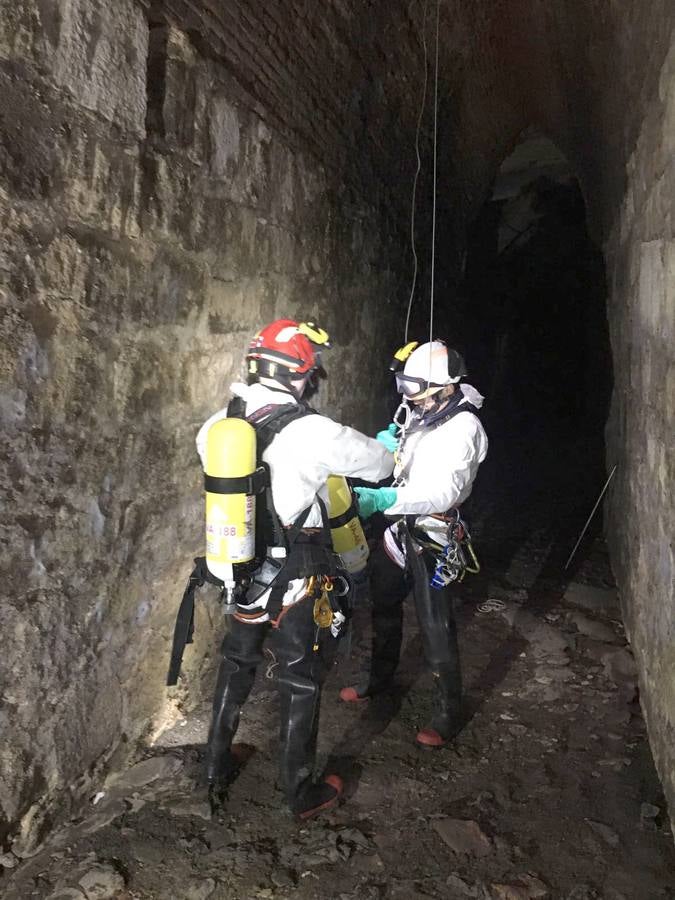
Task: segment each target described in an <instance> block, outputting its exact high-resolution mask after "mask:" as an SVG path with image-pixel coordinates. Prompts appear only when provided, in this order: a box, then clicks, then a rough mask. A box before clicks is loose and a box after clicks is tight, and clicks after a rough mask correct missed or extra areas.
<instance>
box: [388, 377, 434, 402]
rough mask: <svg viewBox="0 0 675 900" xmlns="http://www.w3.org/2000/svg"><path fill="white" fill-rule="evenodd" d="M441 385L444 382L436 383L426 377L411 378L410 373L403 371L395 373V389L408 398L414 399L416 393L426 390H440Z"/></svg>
mask: <svg viewBox="0 0 675 900" xmlns="http://www.w3.org/2000/svg"><path fill="white" fill-rule="evenodd" d="M443 387H445V385H444V384H436V383H435V382H433V381H429V379H428V378H413V376H412V375H406V374H405V372H397V373H396V390H397V391H398V392H399V394H403V396H404V397H407V398H408V399H409V400H414V399H415V397H416V396H417V395H418V394H423V393H425V392H426V391H428V390H440V389H441V388H443Z"/></svg>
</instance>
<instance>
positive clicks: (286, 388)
mask: <svg viewBox="0 0 675 900" xmlns="http://www.w3.org/2000/svg"><path fill="white" fill-rule="evenodd" d="M258 381H259V383H260V384H262V385H263V386H264V387H266V388H269V390H271V391H279V393H282V394H290V395H291V396H292V397H294V398H295V399H296V400H297V401H298V403H301V402H302V398H303V395H304V394H305V390H306V387H307V383H308V379H307V378H294V379H291V378H290V377H289V378H286V377H285V376H281V377H279V376H277V377H276V378H272V377H271V376H269V375H260V376H258Z"/></svg>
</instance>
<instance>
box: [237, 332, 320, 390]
mask: <svg viewBox="0 0 675 900" xmlns="http://www.w3.org/2000/svg"><path fill="white" fill-rule="evenodd" d="M317 347H330V340H329V337H328V332H326V331H324V330H323V328H319V327H318V325H315V324H314V323H313V322H294V321H293V320H292V319H277V320H276V321H275V322H272V323H271V324H270V325H266V326H265V327H264V328H261V329H260V331H259V332H258V333H257V334H256V335H255V337H254V338H253V340H252V341H251V343H250V344H249V348H248V351H247V353H246V359H247V360H248V371H249V374H251V375H263V376H267V377H268V378H279V376H281V377H282V378H283V377H286V378H287V377H289V376H293V375H307V374H309V373H310V372H313V371H315V370H316V369H319V368H321V358H320V351H319V350H317Z"/></svg>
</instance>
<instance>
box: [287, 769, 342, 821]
mask: <svg viewBox="0 0 675 900" xmlns="http://www.w3.org/2000/svg"><path fill="white" fill-rule="evenodd" d="M324 782H325V783H326V784H329V785H330V786H331V787H332V788H334V789H335V791H336V792H337V793H336V794H335V796H334V797H331V798H330V799H329V800H326V802H325V803H322V804H321V806H315V807H314V809H307V810H305V812H302V813H298V815H297V818H298V819H299V820H300V821H301V822H306V821H307V819H312V818H313V817H314V816H317V815H318V814H319V813H321V812H325V811H326V810H327V809H332V808H333V807H334V806H336V805H337V802H338V800H339V799H340V797H341V796H342V792H343V791H344V782H343V781H342V779H341V778H340V776H339V775H328V776H327V777H326V778H324Z"/></svg>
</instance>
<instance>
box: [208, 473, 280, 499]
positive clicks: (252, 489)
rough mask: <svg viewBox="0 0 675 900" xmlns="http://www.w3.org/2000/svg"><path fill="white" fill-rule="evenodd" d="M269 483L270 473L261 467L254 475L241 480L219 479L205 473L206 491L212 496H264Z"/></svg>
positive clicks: (243, 477)
mask: <svg viewBox="0 0 675 900" xmlns="http://www.w3.org/2000/svg"><path fill="white" fill-rule="evenodd" d="M268 481H269V472H268V471H267V469H265V467H264V466H259V467H258V468H257V469H256V470H255V472H253V474H252V475H242V476H241V477H240V478H218V477H217V476H215V475H207V474H206V472H204V490H205V491H208V492H209V493H210V494H262V492H263V491H264V490H265V489H266V487H267V484H268Z"/></svg>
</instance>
